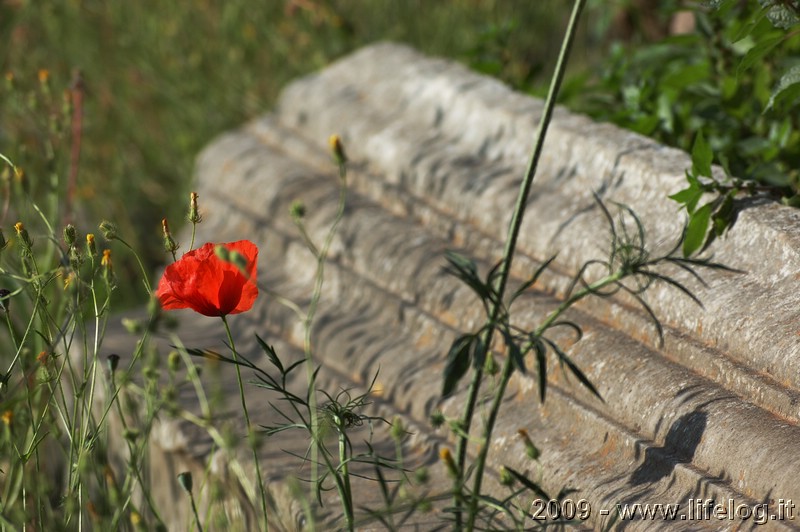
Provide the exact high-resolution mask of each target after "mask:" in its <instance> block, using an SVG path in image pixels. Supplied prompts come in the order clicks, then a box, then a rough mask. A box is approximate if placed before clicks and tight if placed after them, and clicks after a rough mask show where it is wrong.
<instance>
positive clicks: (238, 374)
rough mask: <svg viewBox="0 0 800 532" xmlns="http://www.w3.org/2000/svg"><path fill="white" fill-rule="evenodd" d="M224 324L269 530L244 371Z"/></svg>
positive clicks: (265, 521) (264, 490)
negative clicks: (245, 390)
mask: <svg viewBox="0 0 800 532" xmlns="http://www.w3.org/2000/svg"><path fill="white" fill-rule="evenodd" d="M221 318H222V323H223V324H224V325H225V333H226V334H227V335H228V345H229V346H230V348H231V355H232V356H233V361H234V364H233V365H234V367H235V368H236V382H237V383H238V384H239V397H240V398H241V400H242V413H243V414H244V421H245V424H246V425H247V441H248V443H249V445H250V448H251V450H252V451H253V462H254V463H255V466H256V478H257V479H258V490H259V499H260V500H261V512H262V513H263V514H264V526H265V529H266V530H269V517H268V515H267V492H266V488H265V487H264V479H263V478H262V476H261V464H260V462H259V460H258V446H257V445H256V443H255V440H254V439H253V436H254V434H253V427H252V425H251V424H250V414H249V413H248V411H247V401H246V400H245V398H244V382H243V381H242V371H241V369H239V355H238V353H237V352H236V344H234V342H233V335H232V334H231V327H230V325H228V317H227V316H221Z"/></svg>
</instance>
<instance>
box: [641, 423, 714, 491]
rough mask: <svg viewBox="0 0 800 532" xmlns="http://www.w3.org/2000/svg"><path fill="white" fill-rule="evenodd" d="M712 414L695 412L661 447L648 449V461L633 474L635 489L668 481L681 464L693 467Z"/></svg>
mask: <svg viewBox="0 0 800 532" xmlns="http://www.w3.org/2000/svg"><path fill="white" fill-rule="evenodd" d="M707 421H708V414H707V413H706V412H703V411H694V412H690V413H688V414H684V415H683V416H681V417H680V418H678V419H677V420H676V421H675V423H673V424H672V426H671V427H670V428H669V431H668V432H667V436H666V438H665V439H664V445H663V446H661V447H652V448H650V449H647V450H646V451H645V454H644V461H643V462H642V464H641V465H640V466H639V467H637V468H636V470H635V471H634V472H633V473H632V474H631V478H630V480H629V481H628V483H629V484H632V485H641V484H651V483H654V482H658V481H659V480H661V479H663V478H666V477H668V476H669V475H671V474H672V472H673V470H674V469H675V466H676V465H678V464H686V463H690V462H691V461H692V460H693V459H694V453H695V451H696V450H697V446H698V445H700V441H701V439H702V437H703V432H705V429H706V423H707Z"/></svg>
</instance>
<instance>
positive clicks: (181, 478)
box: [178, 471, 192, 493]
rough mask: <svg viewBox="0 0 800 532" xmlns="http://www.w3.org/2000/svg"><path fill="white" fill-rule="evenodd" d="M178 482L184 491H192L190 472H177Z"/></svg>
mask: <svg viewBox="0 0 800 532" xmlns="http://www.w3.org/2000/svg"><path fill="white" fill-rule="evenodd" d="M178 483H179V484H180V485H181V487H182V488H183V489H184V491H185V492H186V493H191V492H192V473H191V472H189V471H184V472H183V473H178Z"/></svg>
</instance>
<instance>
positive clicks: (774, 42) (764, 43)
mask: <svg viewBox="0 0 800 532" xmlns="http://www.w3.org/2000/svg"><path fill="white" fill-rule="evenodd" d="M783 39H784V33H783V32H775V33H772V34H771V35H769V36H767V37H764V38H763V39H762V40H761V41H760V42H758V43H757V44H756V45H755V46H753V47H752V48H750V50H748V51H747V53H746V54H745V55H744V57H743V58H742V60H741V61H740V62H739V67H738V68H737V69H736V75H737V76H740V75H742V73H744V72H745V71H746V70H748V69H749V68H750V67H752V66H753V65H755V64H756V63H760V62H761V60H762V59H763V58H764V57H766V56H767V54H769V53H770V52H771V51H772V50H773V49H774V48H775V47H776V46H778V45H779V44H780V43H781V41H782V40H783Z"/></svg>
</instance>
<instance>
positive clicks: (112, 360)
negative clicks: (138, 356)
mask: <svg viewBox="0 0 800 532" xmlns="http://www.w3.org/2000/svg"><path fill="white" fill-rule="evenodd" d="M106 364H108V371H109V372H111V373H114V372H115V371H117V367H118V366H119V355H117V354H116V353H112V354H110V355H108V357H106Z"/></svg>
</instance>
